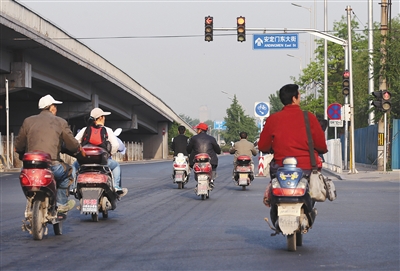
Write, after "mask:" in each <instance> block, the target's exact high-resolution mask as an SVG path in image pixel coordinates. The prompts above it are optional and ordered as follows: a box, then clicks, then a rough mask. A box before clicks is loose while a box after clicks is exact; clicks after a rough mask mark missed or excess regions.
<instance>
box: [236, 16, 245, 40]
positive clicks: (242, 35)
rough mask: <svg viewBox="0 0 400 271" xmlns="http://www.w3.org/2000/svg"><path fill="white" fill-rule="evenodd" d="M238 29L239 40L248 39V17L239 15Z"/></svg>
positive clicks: (237, 20) (237, 19)
mask: <svg viewBox="0 0 400 271" xmlns="http://www.w3.org/2000/svg"><path fill="white" fill-rule="evenodd" d="M236 31H237V41H240V42H244V41H246V18H245V17H242V16H240V17H237V18H236Z"/></svg>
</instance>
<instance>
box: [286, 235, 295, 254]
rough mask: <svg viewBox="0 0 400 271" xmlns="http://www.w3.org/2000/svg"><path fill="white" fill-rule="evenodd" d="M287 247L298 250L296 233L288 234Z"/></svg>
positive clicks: (290, 249)
mask: <svg viewBox="0 0 400 271" xmlns="http://www.w3.org/2000/svg"><path fill="white" fill-rule="evenodd" d="M287 248H288V250H289V251H296V234H290V235H288V236H287Z"/></svg>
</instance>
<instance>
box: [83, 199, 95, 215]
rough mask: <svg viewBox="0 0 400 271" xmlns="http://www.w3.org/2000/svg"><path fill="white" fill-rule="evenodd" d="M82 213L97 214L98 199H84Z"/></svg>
mask: <svg viewBox="0 0 400 271" xmlns="http://www.w3.org/2000/svg"><path fill="white" fill-rule="evenodd" d="M82 212H83V213H97V199H83V201H82Z"/></svg>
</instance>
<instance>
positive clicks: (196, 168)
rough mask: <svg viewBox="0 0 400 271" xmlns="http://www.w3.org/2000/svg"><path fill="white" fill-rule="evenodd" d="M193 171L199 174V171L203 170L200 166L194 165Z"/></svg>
mask: <svg viewBox="0 0 400 271" xmlns="http://www.w3.org/2000/svg"><path fill="white" fill-rule="evenodd" d="M193 171H194V172H199V171H201V168H200V166H199V164H194V166H193Z"/></svg>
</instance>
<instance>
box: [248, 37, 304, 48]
mask: <svg viewBox="0 0 400 271" xmlns="http://www.w3.org/2000/svg"><path fill="white" fill-rule="evenodd" d="M253 49H254V50H256V49H299V34H298V33H293V34H254V35H253Z"/></svg>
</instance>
